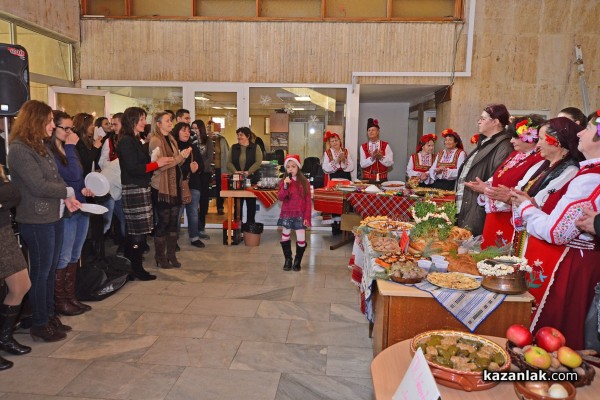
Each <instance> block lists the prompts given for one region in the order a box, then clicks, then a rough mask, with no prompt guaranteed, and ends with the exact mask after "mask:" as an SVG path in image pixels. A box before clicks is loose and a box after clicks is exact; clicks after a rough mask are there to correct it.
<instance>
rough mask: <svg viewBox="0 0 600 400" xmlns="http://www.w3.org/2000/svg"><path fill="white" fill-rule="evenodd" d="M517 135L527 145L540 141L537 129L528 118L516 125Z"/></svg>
mask: <svg viewBox="0 0 600 400" xmlns="http://www.w3.org/2000/svg"><path fill="white" fill-rule="evenodd" d="M515 128H516V131H517V135H518V136H519V138H520V139H521V141H523V142H525V143H533V142H535V141H536V139H538V137H539V136H538V130H537V127H535V126H533V121H532V120H531V118H527V119H524V120H522V121H521V122H519V123H518V124H517V125H515Z"/></svg>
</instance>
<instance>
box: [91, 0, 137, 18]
mask: <svg viewBox="0 0 600 400" xmlns="http://www.w3.org/2000/svg"><path fill="white" fill-rule="evenodd" d="M85 14H88V15H104V16H107V17H110V16H123V15H127V10H126V9H125V2H124V1H123V0H93V1H88V2H87V10H85Z"/></svg>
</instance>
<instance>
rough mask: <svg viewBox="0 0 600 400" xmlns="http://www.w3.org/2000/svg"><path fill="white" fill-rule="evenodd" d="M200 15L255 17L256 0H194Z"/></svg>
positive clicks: (197, 12)
mask: <svg viewBox="0 0 600 400" xmlns="http://www.w3.org/2000/svg"><path fill="white" fill-rule="evenodd" d="M195 1H196V15H199V16H201V17H246V18H253V17H256V0H195Z"/></svg>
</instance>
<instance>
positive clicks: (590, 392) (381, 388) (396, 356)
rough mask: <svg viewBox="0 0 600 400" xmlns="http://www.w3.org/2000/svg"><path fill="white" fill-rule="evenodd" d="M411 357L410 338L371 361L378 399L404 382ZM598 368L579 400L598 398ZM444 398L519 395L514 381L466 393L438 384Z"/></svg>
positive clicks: (483, 398) (385, 399) (458, 399)
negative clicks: (516, 393)
mask: <svg viewBox="0 0 600 400" xmlns="http://www.w3.org/2000/svg"><path fill="white" fill-rule="evenodd" d="M485 337H486V338H488V339H490V340H492V341H494V342H496V343H498V344H499V345H500V346H502V347H504V346H505V344H506V339H504V338H501V337H494V336H485ZM411 360H412V356H411V355H410V339H409V340H404V341H402V342H400V343H396V344H395V345H393V346H391V347H388V348H387V349H385V350H384V351H382V352H381V353H379V355H377V357H375V358H374V359H373V361H372V362H371V377H372V378H373V391H374V392H375V398H376V399H377V400H390V399H391V398H392V396H393V395H394V393H395V392H396V389H397V388H398V386H399V385H400V382H402V378H403V377H404V374H405V373H406V370H407V369H408V366H409V364H410V362H411ZM599 372H600V371H599V370H598V369H596V379H594V381H593V382H592V384H591V385H590V386H584V387H580V388H577V399H578V400H592V399H597V398H598V393H599V392H600V379H598V373H599ZM438 388H439V390H440V394H441V396H442V399H444V400H463V399H465V400H469V399H471V400H497V399H514V398H516V395H515V390H514V388H513V384H512V383H509V382H503V383H500V384H498V386H495V387H493V388H492V389H489V390H484V391H479V392H465V391H462V390H457V389H452V388H449V387H446V386H442V385H438Z"/></svg>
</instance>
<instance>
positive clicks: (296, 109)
mask: <svg viewBox="0 0 600 400" xmlns="http://www.w3.org/2000/svg"><path fill="white" fill-rule="evenodd" d="M292 110H294V111H304V110H305V109H304V107H292Z"/></svg>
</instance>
